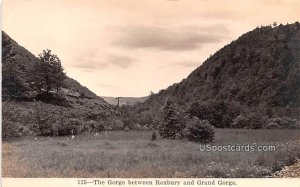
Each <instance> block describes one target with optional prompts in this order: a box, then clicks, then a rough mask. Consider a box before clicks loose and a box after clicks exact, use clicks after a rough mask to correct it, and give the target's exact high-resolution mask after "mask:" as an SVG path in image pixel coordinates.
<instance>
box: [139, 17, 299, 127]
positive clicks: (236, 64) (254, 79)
mask: <svg viewBox="0 0 300 187" xmlns="http://www.w3.org/2000/svg"><path fill="white" fill-rule="evenodd" d="M199 64H200V62H199ZM166 100H171V101H172V102H174V104H175V105H177V107H178V108H182V109H183V110H184V111H185V112H187V113H189V114H190V115H195V116H197V117H199V118H202V119H208V120H210V122H211V123H212V124H213V125H214V126H217V127H233V126H237V127H240V126H243V125H242V124H240V125H237V124H236V125H234V121H235V120H237V121H238V120H241V121H243V120H246V119H249V120H250V119H252V120H250V121H255V120H258V121H261V120H262V121H263V122H264V123H267V122H266V121H268V120H269V119H275V118H281V117H287V118H289V119H295V118H297V119H298V120H299V117H300V115H299V114H300V113H299V107H300V24H299V23H298V22H296V23H295V24H288V25H281V24H280V25H279V26H271V25H269V26H263V27H260V28H256V29H254V30H252V31H250V32H248V33H245V34H244V35H242V36H241V37H239V38H238V39H237V40H235V41H232V42H231V43H230V44H228V45H226V46H225V47H223V48H222V49H220V50H219V51H217V52H216V53H215V54H214V55H212V56H210V57H209V58H208V59H207V60H206V61H205V62H204V63H203V64H202V65H201V66H199V67H198V68H197V69H195V70H194V71H193V72H192V73H191V74H190V75H189V76H188V77H187V78H186V79H184V80H182V81H181V82H180V83H177V84H174V85H172V86H170V87H169V88H167V89H165V90H161V91H160V92H159V93H158V94H154V95H152V96H151V97H150V98H149V99H148V100H146V101H145V103H143V104H142V105H138V106H136V108H137V109H136V110H137V111H139V113H140V114H142V113H149V111H151V112H150V113H152V114H153V115H154V116H156V115H157V114H155V113H157V112H156V111H158V110H159V108H160V107H161V106H162V105H163V104H164V103H165V102H166ZM147 111H148V112H147ZM249 115H250V116H249ZM237 117H240V118H242V117H245V118H246V119H239V118H237ZM254 118H259V119H254ZM246 121H247V120H246ZM239 123H243V122H239ZM280 123H281V122H280ZM243 124H244V126H245V127H247V126H251V127H249V128H256V127H257V128H260V127H261V126H262V125H263V124H262V123H259V124H260V125H258V124H251V125H250V124H249V123H246V122H245V123H243ZM273 125H274V124H273ZM279 126H280V125H279Z"/></svg>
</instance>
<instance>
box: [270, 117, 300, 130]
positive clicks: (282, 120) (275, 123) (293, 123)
mask: <svg viewBox="0 0 300 187" xmlns="http://www.w3.org/2000/svg"><path fill="white" fill-rule="evenodd" d="M297 127H299V126H298V125H297V120H295V119H292V118H290V117H278V118H270V119H269V120H268V122H267V125H266V128H270V129H271V128H291V129H293V128H297Z"/></svg>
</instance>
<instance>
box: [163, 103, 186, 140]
mask: <svg viewBox="0 0 300 187" xmlns="http://www.w3.org/2000/svg"><path fill="white" fill-rule="evenodd" d="M162 113H163V114H162V119H161V124H160V125H159V127H158V133H159V134H160V136H161V137H162V138H171V139H173V138H177V137H178V136H181V135H182V130H183V129H184V124H183V123H182V119H181V118H180V114H179V112H178V111H177V110H176V108H175V107H174V104H173V102H171V101H170V100H168V101H167V102H166V104H165V106H164V107H163V111H162Z"/></svg>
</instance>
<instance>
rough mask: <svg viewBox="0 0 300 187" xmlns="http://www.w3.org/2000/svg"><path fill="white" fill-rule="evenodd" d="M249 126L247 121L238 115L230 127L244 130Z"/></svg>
mask: <svg viewBox="0 0 300 187" xmlns="http://www.w3.org/2000/svg"><path fill="white" fill-rule="evenodd" d="M248 124H249V119H248V118H247V117H245V116H243V115H239V116H238V117H236V118H235V119H234V120H233V123H232V126H231V127H233V128H246V127H247V125H248Z"/></svg>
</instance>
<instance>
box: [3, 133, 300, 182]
mask: <svg viewBox="0 0 300 187" xmlns="http://www.w3.org/2000/svg"><path fill="white" fill-rule="evenodd" d="M299 135H300V131H299V130H245V129H218V130H217V132H216V138H215V141H214V142H213V144H214V145H227V144H230V145H236V144H240V145H246V144H251V145H252V144H253V143H256V144H258V145H275V146H276V151H275V152H203V151H200V149H199V146H200V145H199V144H197V143H193V142H188V141H183V140H165V139H159V140H155V141H151V140H150V138H151V132H123V131H120V132H107V133H104V132H103V133H101V134H99V135H97V136H95V135H94V134H86V135H79V136H76V138H75V139H73V140H71V139H69V137H56V138H49V137H38V138H37V140H35V137H25V138H21V139H19V140H16V141H12V142H4V143H3V176H4V177H265V176H270V175H271V174H272V173H274V172H275V171H278V170H280V169H281V168H282V167H284V166H285V165H291V164H293V163H295V161H296V159H297V158H300V146H299V145H300V141H299V139H300V137H299Z"/></svg>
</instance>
